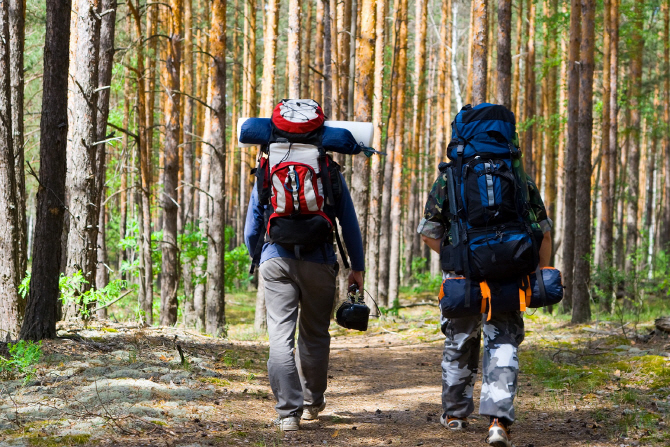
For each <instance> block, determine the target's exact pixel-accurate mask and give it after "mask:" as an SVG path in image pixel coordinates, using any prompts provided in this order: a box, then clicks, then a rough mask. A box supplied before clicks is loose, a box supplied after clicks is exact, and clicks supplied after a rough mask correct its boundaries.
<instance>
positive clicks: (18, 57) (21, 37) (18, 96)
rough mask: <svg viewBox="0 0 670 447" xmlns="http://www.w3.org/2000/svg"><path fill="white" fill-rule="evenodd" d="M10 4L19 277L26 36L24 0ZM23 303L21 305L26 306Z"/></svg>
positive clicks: (24, 260) (22, 269) (23, 240)
mask: <svg viewBox="0 0 670 447" xmlns="http://www.w3.org/2000/svg"><path fill="white" fill-rule="evenodd" d="M8 3H9V71H10V74H9V75H10V82H11V95H12V97H11V104H12V135H11V138H12V147H13V149H14V173H15V175H16V208H17V218H18V223H17V228H18V232H19V233H18V238H19V240H18V252H17V256H18V258H19V261H18V269H19V276H21V277H23V275H24V274H25V273H26V270H27V269H28V247H27V240H28V229H27V227H26V179H25V169H24V164H25V156H24V131H23V119H24V118H23V96H24V94H23V92H24V75H23V70H24V69H23V54H24V46H25V44H24V41H25V38H26V29H25V26H26V25H25V23H26V4H25V0H8ZM23 304H25V302H23V303H22V305H21V307H24V306H23Z"/></svg>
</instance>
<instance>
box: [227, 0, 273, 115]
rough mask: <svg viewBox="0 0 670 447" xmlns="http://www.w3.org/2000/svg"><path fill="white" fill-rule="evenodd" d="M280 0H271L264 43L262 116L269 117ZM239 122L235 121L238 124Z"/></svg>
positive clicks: (267, 9) (268, 7) (271, 103)
mask: <svg viewBox="0 0 670 447" xmlns="http://www.w3.org/2000/svg"><path fill="white" fill-rule="evenodd" d="M278 3H279V2H278V0H269V1H268V4H267V8H266V13H267V19H266V22H265V23H266V26H265V30H264V44H263V79H262V84H263V86H262V90H261V113H260V116H262V117H268V116H270V115H271V114H272V109H273V108H274V105H275V104H274V96H275V72H276V58H277V26H278V24H279V14H278V10H277V9H278V7H279V5H278ZM236 125H237V123H233V126H236Z"/></svg>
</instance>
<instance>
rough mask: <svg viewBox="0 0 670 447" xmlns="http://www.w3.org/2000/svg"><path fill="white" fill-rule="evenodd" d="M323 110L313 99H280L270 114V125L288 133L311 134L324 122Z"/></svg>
mask: <svg viewBox="0 0 670 447" xmlns="http://www.w3.org/2000/svg"><path fill="white" fill-rule="evenodd" d="M325 119H326V118H325V116H324V114H323V110H322V109H321V106H320V105H319V103H318V102H316V101H314V100H313V99H282V100H281V101H280V102H279V104H277V105H276V106H275V109H274V111H273V112H272V123H273V124H274V125H275V126H276V127H277V129H279V130H282V131H284V132H289V133H297V134H304V133H307V132H312V131H314V130H316V129H318V128H320V127H321V126H323V122H324V121H325Z"/></svg>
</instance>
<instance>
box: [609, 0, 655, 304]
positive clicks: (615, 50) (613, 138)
mask: <svg viewBox="0 0 670 447" xmlns="http://www.w3.org/2000/svg"><path fill="white" fill-rule="evenodd" d="M610 1H611V9H612V12H611V17H610V22H611V33H610V96H609V100H608V103H607V104H606V105H607V106H608V107H609V109H610V112H609V113H610V126H609V134H610V135H609V148H608V152H609V159H610V160H611V161H612V162H611V163H610V169H609V171H610V172H609V178H610V184H609V196H610V197H611V200H612V220H614V211H615V208H614V207H615V205H616V183H617V182H616V180H617V171H618V165H619V164H618V160H617V154H618V153H619V150H618V149H619V145H618V130H619V128H618V126H619V119H618V114H619V106H618V90H617V89H618V80H619V0H610ZM666 178H667V177H666ZM607 235H608V237H610V238H611V242H609V247H610V252H611V254H612V256H614V222H613V223H612V231H611V233H607ZM604 243H608V242H607V241H605V242H604ZM620 253H621V252H619V254H620ZM610 264H612V261H610ZM610 292H611V291H610ZM610 294H611V293H610Z"/></svg>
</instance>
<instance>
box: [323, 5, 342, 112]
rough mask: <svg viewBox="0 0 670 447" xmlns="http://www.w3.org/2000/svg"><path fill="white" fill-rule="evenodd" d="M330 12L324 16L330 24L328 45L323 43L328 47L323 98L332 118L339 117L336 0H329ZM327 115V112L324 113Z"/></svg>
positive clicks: (339, 96)
mask: <svg viewBox="0 0 670 447" xmlns="http://www.w3.org/2000/svg"><path fill="white" fill-rule="evenodd" d="M328 12H329V14H330V20H328V19H327V18H326V21H327V22H328V23H329V24H330V36H329V39H330V45H328V42H326V43H325V45H326V46H328V47H329V48H330V92H329V93H326V92H325V91H324V99H325V100H326V101H328V98H330V101H329V102H330V104H331V106H330V108H331V112H330V116H332V119H333V120H339V119H340V107H341V105H340V98H341V95H340V93H341V92H340V76H339V71H340V70H339V65H340V64H339V61H340V59H339V52H338V48H337V46H338V40H337V30H338V28H337V0H330V7H329V9H328ZM324 59H325V63H326V64H327V63H328V58H324ZM326 115H328V114H326Z"/></svg>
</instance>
